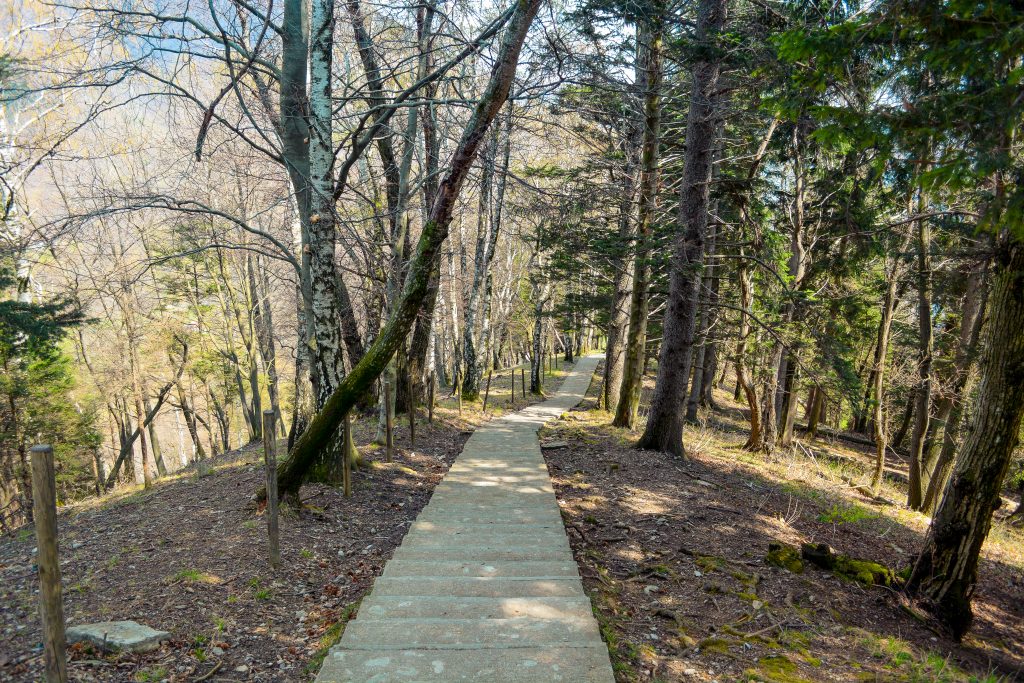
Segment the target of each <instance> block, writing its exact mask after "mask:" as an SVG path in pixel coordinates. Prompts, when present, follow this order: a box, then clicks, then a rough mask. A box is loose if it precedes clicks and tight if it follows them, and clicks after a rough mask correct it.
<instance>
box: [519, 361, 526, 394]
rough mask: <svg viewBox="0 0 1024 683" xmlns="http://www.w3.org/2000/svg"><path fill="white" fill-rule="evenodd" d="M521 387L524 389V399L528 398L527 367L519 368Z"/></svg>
mask: <svg viewBox="0 0 1024 683" xmlns="http://www.w3.org/2000/svg"><path fill="white" fill-rule="evenodd" d="M519 388H520V389H522V392H520V393H522V395H523V400H524V401H525V400H526V368H519Z"/></svg>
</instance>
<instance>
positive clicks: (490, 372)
mask: <svg viewBox="0 0 1024 683" xmlns="http://www.w3.org/2000/svg"><path fill="white" fill-rule="evenodd" d="M491 374H492V371H491V370H488V371H487V388H486V389H484V415H486V414H487V397H488V396H490V395H491Z"/></svg>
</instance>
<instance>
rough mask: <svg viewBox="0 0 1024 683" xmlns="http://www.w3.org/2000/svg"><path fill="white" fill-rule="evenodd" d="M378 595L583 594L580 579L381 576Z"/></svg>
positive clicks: (508, 595)
mask: <svg viewBox="0 0 1024 683" xmlns="http://www.w3.org/2000/svg"><path fill="white" fill-rule="evenodd" d="M373 592H374V593H375V594H377V595H450V596H452V597H456V598H463V597H508V598H530V597H566V596H569V597H572V596H576V595H582V594H583V589H582V588H581V584H580V580H579V579H578V578H576V579H573V578H568V577H548V578H542V579H537V578H505V577H500V578H490V577H461V576H460V577H450V576H435V577H424V576H416V577H410V576H403V577H401V578H397V579H396V578H391V577H389V576H382V577H380V578H379V579H377V581H376V583H374V585H373Z"/></svg>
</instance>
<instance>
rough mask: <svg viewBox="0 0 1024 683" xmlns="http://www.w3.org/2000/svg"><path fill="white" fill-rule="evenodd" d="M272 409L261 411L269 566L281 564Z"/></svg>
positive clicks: (275, 443) (275, 448) (275, 442)
mask: <svg viewBox="0 0 1024 683" xmlns="http://www.w3.org/2000/svg"><path fill="white" fill-rule="evenodd" d="M275 422H276V419H275V414H274V411H273V410H264V411H263V466H264V468H265V469H266V471H267V537H268V538H269V539H270V566H271V568H272V569H277V568H278V567H279V566H280V564H281V546H280V541H279V536H278V528H277V435H276V434H275V430H274V426H275Z"/></svg>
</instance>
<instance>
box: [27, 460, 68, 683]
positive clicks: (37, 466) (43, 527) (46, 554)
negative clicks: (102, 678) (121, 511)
mask: <svg viewBox="0 0 1024 683" xmlns="http://www.w3.org/2000/svg"><path fill="white" fill-rule="evenodd" d="M32 501H33V515H34V517H35V522H36V545H37V547H38V551H37V552H38V555H37V556H36V562H37V564H38V566H39V589H40V590H39V615H40V618H41V619H42V622H43V652H44V654H45V657H46V681H47V683H67V680H68V662H67V639H66V638H65V635H64V596H63V593H62V590H61V583H60V558H59V557H58V554H57V490H56V484H55V482H54V474H53V449H52V448H51V447H49V446H33V447H32Z"/></svg>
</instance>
